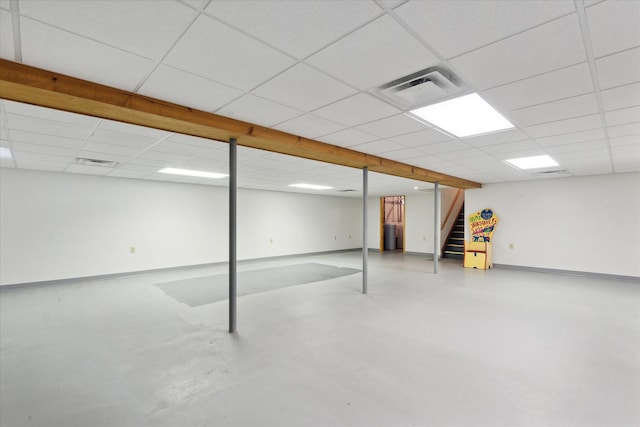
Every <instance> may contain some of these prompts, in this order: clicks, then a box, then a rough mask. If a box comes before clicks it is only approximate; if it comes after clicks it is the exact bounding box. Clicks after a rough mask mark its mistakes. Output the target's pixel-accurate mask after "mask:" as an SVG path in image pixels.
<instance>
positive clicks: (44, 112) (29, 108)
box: [2, 100, 100, 130]
mask: <svg viewBox="0 0 640 427" xmlns="http://www.w3.org/2000/svg"><path fill="white" fill-rule="evenodd" d="M2 102H3V105H4V109H5V111H6V112H7V113H11V114H18V115H21V116H28V117H35V118H38V119H45V120H52V121H56V122H62V123H68V124H72V125H76V126H84V127H87V128H89V130H91V129H93V128H94V127H95V125H97V124H98V122H99V121H100V119H97V118H95V117H89V116H85V115H82V114H75V113H68V112H66V111H61V110H55V109H53V108H44V107H37V106H35V105H30V104H24V103H22V102H12V101H6V100H5V101H2Z"/></svg>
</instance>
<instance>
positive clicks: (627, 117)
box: [604, 107, 640, 126]
mask: <svg viewBox="0 0 640 427" xmlns="http://www.w3.org/2000/svg"><path fill="white" fill-rule="evenodd" d="M604 117H605V121H606V122H607V126H616V125H622V124H625V123H634V122H638V121H640V107H631V108H623V109H621V110H614V111H607V112H606V113H604Z"/></svg>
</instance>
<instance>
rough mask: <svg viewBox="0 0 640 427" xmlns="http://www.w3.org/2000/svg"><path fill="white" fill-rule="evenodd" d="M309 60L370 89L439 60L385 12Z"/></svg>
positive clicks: (327, 70)
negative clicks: (380, 16) (384, 14)
mask: <svg viewBox="0 0 640 427" xmlns="http://www.w3.org/2000/svg"><path fill="white" fill-rule="evenodd" d="M381 35H384V36H381ZM364 46H366V48H363V47H364ZM307 62H309V63H310V64H312V65H314V66H316V67H318V68H319V69H321V70H323V71H326V72H327V73H329V74H331V75H333V76H335V77H337V78H339V79H342V80H343V81H345V82H348V83H349V84H352V85H354V86H356V87H358V88H359V89H369V88H371V87H373V86H378V85H381V84H384V83H387V82H390V81H392V80H395V79H398V78H400V77H403V76H405V75H408V74H411V73H413V72H415V71H419V70H421V69H424V68H427V67H429V66H432V65H435V64H437V63H438V62H439V61H438V59H437V58H436V57H435V56H434V55H433V53H431V52H430V51H429V50H428V49H427V48H425V47H424V46H423V45H422V44H420V42H418V41H417V40H416V39H415V38H413V37H411V36H410V35H409V33H408V32H407V31H405V30H404V29H403V28H402V27H401V26H400V25H399V24H398V23H396V22H395V21H394V20H393V18H391V17H390V16H383V17H382V18H379V19H377V20H375V21H374V22H372V23H370V24H368V25H366V26H365V27H363V28H361V29H359V30H358V31H356V32H354V33H352V34H350V35H348V36H347V37H345V38H343V39H341V40H339V41H338V42H336V43H334V44H333V45H331V46H329V47H328V48H325V49H324V50H322V51H320V52H318V53H317V54H315V55H313V56H311V57H310V58H309V59H308V60H307Z"/></svg>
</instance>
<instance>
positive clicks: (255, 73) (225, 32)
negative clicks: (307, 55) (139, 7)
mask: <svg viewBox="0 0 640 427" xmlns="http://www.w3.org/2000/svg"><path fill="white" fill-rule="evenodd" d="M164 62H165V63H166V64H169V65H172V66H174V67H175V68H179V69H182V70H185V71H189V72H191V73H194V74H197V75H200V76H202V77H205V78H207V79H210V80H215V81H217V82H221V83H225V84H227V85H230V86H233V87H236V88H239V89H243V90H248V89H251V88H253V87H255V86H257V85H258V84H260V83H262V82H264V81H265V80H267V79H269V78H271V77H273V76H274V75H276V74H278V73H279V72H281V71H283V70H285V69H286V68H288V67H290V66H291V65H293V64H294V60H293V59H292V58H289V57H288V56H286V55H284V54H282V53H280V52H278V51H276V50H275V49H272V48H270V47H268V46H266V45H264V44H262V43H260V42H258V41H256V40H255V39H253V38H251V37H249V36H247V35H245V34H243V33H241V32H239V31H237V30H234V29H233V28H231V27H229V26H227V25H225V24H222V23H220V22H217V21H214V20H212V19H210V18H208V17H206V16H204V15H201V16H200V17H199V18H198V19H197V20H196V22H195V23H194V24H193V25H192V26H191V28H189V30H188V31H187V33H186V34H185V35H184V36H183V37H182V38H181V39H180V41H179V42H178V43H177V44H176V46H175V47H174V48H173V49H172V50H171V52H170V53H169V54H168V55H167V57H166V59H165V61H164Z"/></svg>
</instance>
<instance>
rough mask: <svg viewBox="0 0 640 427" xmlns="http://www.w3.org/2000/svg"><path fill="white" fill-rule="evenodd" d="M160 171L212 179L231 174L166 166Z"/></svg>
mask: <svg viewBox="0 0 640 427" xmlns="http://www.w3.org/2000/svg"><path fill="white" fill-rule="evenodd" d="M158 173H166V174H170V175H184V176H194V177H197V178H212V179H220V178H226V177H228V176H229V175H227V174H224V173H216V172H204V171H194V170H191V169H176V168H164V169H161V170H159V171H158Z"/></svg>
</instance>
